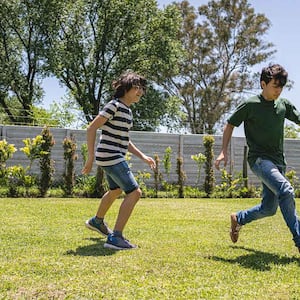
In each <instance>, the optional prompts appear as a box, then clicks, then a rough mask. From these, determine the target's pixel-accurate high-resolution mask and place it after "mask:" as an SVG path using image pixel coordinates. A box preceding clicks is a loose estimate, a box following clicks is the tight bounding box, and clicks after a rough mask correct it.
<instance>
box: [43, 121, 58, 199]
mask: <svg viewBox="0 0 300 300" xmlns="http://www.w3.org/2000/svg"><path fill="white" fill-rule="evenodd" d="M41 136H42V140H43V143H42V144H41V152H40V159H39V162H40V170H41V177H40V183H39V188H40V193H41V197H45V196H46V193H47V191H48V189H49V187H50V185H51V182H52V180H53V173H54V166H53V160H52V159H51V149H52V147H53V146H54V143H55V141H54V138H53V135H52V133H51V132H50V130H49V128H48V127H47V126H45V127H44V128H43V130H42V133H41Z"/></svg>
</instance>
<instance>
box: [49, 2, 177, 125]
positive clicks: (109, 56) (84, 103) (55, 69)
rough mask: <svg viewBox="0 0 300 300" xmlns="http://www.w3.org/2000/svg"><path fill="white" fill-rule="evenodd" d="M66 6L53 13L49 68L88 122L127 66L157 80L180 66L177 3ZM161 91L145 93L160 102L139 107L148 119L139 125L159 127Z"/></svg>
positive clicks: (138, 110)
mask: <svg viewBox="0 0 300 300" xmlns="http://www.w3.org/2000/svg"><path fill="white" fill-rule="evenodd" d="M60 3H62V2H60ZM64 6H65V7H64V9H63V10H61V11H60V14H57V15H55V22H56V25H57V27H56V30H52V31H50V32H49V33H48V34H49V36H50V37H51V38H49V39H48V40H47V41H48V44H47V46H46V49H47V59H48V62H49V70H50V71H51V72H52V73H54V74H55V75H56V76H57V78H59V80H60V81H61V82H62V83H63V84H65V86H66V87H67V88H68V90H69V92H70V94H71V95H72V96H73V98H74V99H75V101H76V102H77V103H78V106H79V107H80V108H81V109H82V111H83V112H84V115H85V117H86V120H87V122H90V121H92V120H93V119H94V117H95V116H96V115H97V114H98V112H99V108H100V107H101V106H102V105H104V104H105V102H106V101H107V100H108V98H110V94H111V82H112V80H114V79H115V78H116V77H118V76H119V75H120V74H121V73H122V72H123V71H124V70H126V69H133V70H135V71H137V72H140V73H142V74H143V75H145V76H146V77H147V78H149V79H157V81H158V80H159V79H160V78H161V77H163V76H164V74H166V73H170V72H173V71H174V69H175V68H176V67H177V65H176V62H177V59H178V56H179V55H180V48H181V47H180V42H179V41H178V39H177V35H178V31H179V26H180V14H179V12H178V10H176V9H175V8H174V7H168V8H167V9H165V10H159V9H158V7H157V3H156V1H154V0H145V1H138V0H134V1H120V0H103V1H96V0H92V1H81V0H76V1H73V2H67V3H66V4H65V5H64ZM54 9H55V8H54ZM55 10H56V9H55ZM157 95H159V93H158V92H156V93H155V92H154V91H151V89H149V96H146V97H145V99H146V98H147V97H149V98H148V99H149V101H150V99H151V101H155V102H156V104H157V105H152V106H151V108H152V115H151V111H150V110H149V109H148V110H143V109H142V108H143V104H142V103H141V104H139V105H137V110H136V112H135V115H136V116H138V115H139V114H142V117H141V119H142V118H147V121H146V122H145V123H144V124H140V125H141V126H140V127H139V128H142V129H145V130H150V129H153V128H156V127H158V125H159V124H158V120H159V119H160V118H161V116H162V114H163V113H162V112H163V109H164V102H165V101H159V99H163V98H162V97H163V95H159V98H158V99H157V97H155V96H157ZM83 99H84V100H83ZM158 108H159V109H158ZM153 112H154V114H153ZM139 119H140V118H137V120H139Z"/></svg>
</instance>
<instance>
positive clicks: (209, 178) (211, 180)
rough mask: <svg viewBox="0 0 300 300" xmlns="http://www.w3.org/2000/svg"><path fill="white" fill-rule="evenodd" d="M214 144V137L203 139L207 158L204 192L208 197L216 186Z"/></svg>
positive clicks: (207, 136) (209, 136)
mask: <svg viewBox="0 0 300 300" xmlns="http://www.w3.org/2000/svg"><path fill="white" fill-rule="evenodd" d="M214 143H215V139H214V137H213V136H212V135H205V136H204V137H203V145H204V148H205V157H206V161H205V181H204V190H205V192H206V194H207V197H210V195H211V193H212V192H213V189H214V185H215V175H214V169H213V162H214V150H213V146H214Z"/></svg>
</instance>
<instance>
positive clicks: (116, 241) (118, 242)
mask: <svg viewBox="0 0 300 300" xmlns="http://www.w3.org/2000/svg"><path fill="white" fill-rule="evenodd" d="M104 248H110V249H114V250H129V249H135V248H137V245H134V244H131V243H130V242H129V241H128V240H126V239H125V238H124V237H123V236H116V235H115V234H114V233H112V234H109V235H108V237H107V241H106V243H105V244H104Z"/></svg>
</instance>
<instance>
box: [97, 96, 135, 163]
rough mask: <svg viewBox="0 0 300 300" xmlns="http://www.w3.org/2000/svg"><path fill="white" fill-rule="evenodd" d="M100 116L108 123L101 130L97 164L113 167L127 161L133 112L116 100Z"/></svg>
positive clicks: (107, 105)
mask: <svg viewBox="0 0 300 300" xmlns="http://www.w3.org/2000/svg"><path fill="white" fill-rule="evenodd" d="M99 115H100V116H103V117H105V118H107V121H106V123H105V124H104V125H103V126H102V128H101V129H102V131H101V135H100V140H99V143H98V145H97V150H96V164H97V165H99V166H113V165H116V164H118V163H120V162H122V161H124V160H125V154H126V152H127V150H128V143H129V129H130V128H131V127H132V112H131V109H130V108H129V107H128V106H126V105H125V104H124V103H122V102H121V101H119V100H118V99H114V100H111V101H110V102H109V103H107V104H106V105H105V106H104V108H103V110H102V111H100V113H99Z"/></svg>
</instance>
